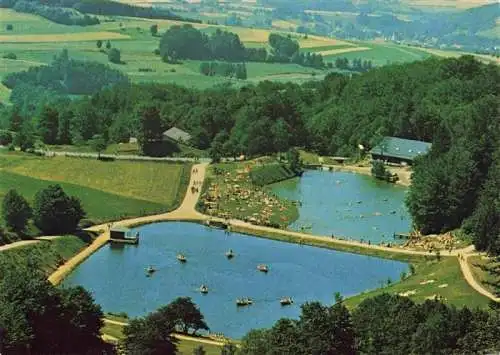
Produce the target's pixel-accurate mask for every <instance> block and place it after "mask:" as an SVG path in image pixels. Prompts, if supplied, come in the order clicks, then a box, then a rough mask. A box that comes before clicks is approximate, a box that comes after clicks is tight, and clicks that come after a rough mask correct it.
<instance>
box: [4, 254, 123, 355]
mask: <svg viewBox="0 0 500 355" xmlns="http://www.w3.org/2000/svg"><path fill="white" fill-rule="evenodd" d="M2 271H3V272H2V277H1V278H0V350H1V351H2V354H7V355H9V354H20V355H23V354H114V353H115V352H114V350H113V348H112V346H110V345H109V344H106V343H105V342H104V341H103V340H101V336H100V330H101V327H102V325H103V321H102V317H103V313H102V311H101V307H100V306H99V305H97V304H95V303H94V300H93V298H92V296H91V295H90V293H89V292H87V291H86V290H85V289H83V288H82V287H70V288H56V287H55V286H53V285H52V284H51V283H50V282H49V281H48V280H47V278H46V276H45V275H44V274H43V272H41V271H40V269H39V266H38V265H36V264H34V263H32V262H30V261H25V262H18V263H16V265H15V267H13V265H9V264H8V265H2Z"/></svg>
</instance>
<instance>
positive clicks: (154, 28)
mask: <svg viewBox="0 0 500 355" xmlns="http://www.w3.org/2000/svg"><path fill="white" fill-rule="evenodd" d="M149 31H150V32H151V35H153V36H156V35H157V34H158V25H157V24H154V25H151V27H149Z"/></svg>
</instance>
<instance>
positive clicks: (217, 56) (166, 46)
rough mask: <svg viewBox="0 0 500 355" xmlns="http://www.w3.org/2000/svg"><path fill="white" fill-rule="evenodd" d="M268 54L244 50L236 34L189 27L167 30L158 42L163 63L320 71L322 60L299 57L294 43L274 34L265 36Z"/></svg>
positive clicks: (306, 55)
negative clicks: (188, 61) (244, 63)
mask: <svg viewBox="0 0 500 355" xmlns="http://www.w3.org/2000/svg"><path fill="white" fill-rule="evenodd" d="M269 46H270V51H269V52H268V51H267V50H266V49H265V48H246V47H245V46H244V45H243V43H242V42H241V41H240V38H239V36H238V35H237V34H235V33H232V32H228V31H221V30H220V29H217V30H216V31H215V32H214V33H212V34H211V35H208V34H206V33H204V32H202V31H200V30H198V29H196V28H194V27H193V26H191V25H189V24H186V25H183V26H171V27H170V28H169V29H168V30H167V31H166V32H165V33H164V34H163V36H162V38H161V41H160V48H159V50H160V55H161V57H162V58H163V60H164V61H165V62H171V63H176V62H177V61H179V60H182V59H195V60H210V59H213V60H219V61H229V62H242V61H258V62H270V63H296V64H299V65H303V66H308V67H315V68H323V67H324V66H325V64H324V62H323V57H322V56H321V55H320V54H315V53H301V52H300V51H299V50H300V46H299V44H298V42H297V41H295V40H294V39H292V38H291V37H289V36H282V35H279V34H276V33H271V34H270V35H269Z"/></svg>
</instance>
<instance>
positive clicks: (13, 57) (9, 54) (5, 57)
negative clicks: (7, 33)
mask: <svg viewBox="0 0 500 355" xmlns="http://www.w3.org/2000/svg"><path fill="white" fill-rule="evenodd" d="M3 58H4V59H13V60H16V59H17V55H16V54H15V53H12V52H10V53H6V54H4V55H3Z"/></svg>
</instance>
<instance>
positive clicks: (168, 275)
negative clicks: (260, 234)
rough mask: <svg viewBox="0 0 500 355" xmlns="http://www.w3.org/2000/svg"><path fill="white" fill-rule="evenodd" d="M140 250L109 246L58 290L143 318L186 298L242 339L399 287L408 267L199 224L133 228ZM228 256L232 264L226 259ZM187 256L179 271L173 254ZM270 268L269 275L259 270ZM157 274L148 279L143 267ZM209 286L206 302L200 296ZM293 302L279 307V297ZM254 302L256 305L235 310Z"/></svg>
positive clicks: (217, 326)
mask: <svg viewBox="0 0 500 355" xmlns="http://www.w3.org/2000/svg"><path fill="white" fill-rule="evenodd" d="M136 230H137V231H139V232H140V234H141V241H140V244H139V245H138V246H121V247H115V246H110V245H107V246H105V247H103V248H102V249H100V250H99V251H97V252H96V253H95V254H93V255H92V256H91V257H90V258H89V259H88V260H86V261H85V262H84V263H83V264H81V265H80V266H79V267H78V268H77V269H76V270H75V271H74V272H73V273H72V274H71V275H69V276H68V277H67V278H66V279H65V281H64V283H63V286H69V285H82V286H84V287H85V288H86V289H88V290H89V291H90V292H92V294H93V296H94V297H95V299H96V301H97V303H99V304H100V305H101V306H102V308H103V310H104V311H108V312H127V313H128V314H129V315H130V316H132V317H136V316H143V315H145V314H147V313H148V312H152V311H154V310H156V309H157V308H158V307H160V306H162V305H166V304H168V303H169V302H171V301H172V300H173V299H175V298H176V297H180V296H189V297H192V299H193V300H194V302H195V303H196V304H197V305H198V306H199V307H200V309H201V311H202V313H203V314H204V315H205V318H206V321H207V323H208V325H209V326H210V328H211V330H212V331H214V332H222V333H224V334H225V335H227V336H230V337H233V338H240V337H242V336H243V335H245V334H246V333H247V332H248V331H249V330H251V329H254V328H262V327H270V326H272V325H273V323H274V322H275V321H276V320H278V319H280V318H282V317H290V318H297V317H298V316H299V315H300V305H301V304H302V303H304V302H307V301H320V302H323V303H325V304H331V303H332V302H333V299H334V293H335V292H340V293H341V294H342V295H343V296H350V295H354V294H357V293H360V292H362V291H365V290H368V289H373V288H377V287H380V285H381V283H383V282H385V281H386V280H387V278H391V279H392V280H398V279H399V277H400V274H401V272H402V271H406V270H407V268H408V265H407V264H406V263H402V262H398V261H391V260H384V259H379V258H374V257H369V256H363V255H356V254H349V253H343V252H337V251H333V250H328V249H321V248H314V247H309V246H304V245H297V244H289V243H283V242H278V241H273V240H268V239H263V238H257V237H251V236H246V235H242V234H238V233H230V234H225V232H224V231H222V230H218V229H210V228H207V227H204V226H202V225H198V224H193V223H185V222H169V223H158V224H151V225H147V226H143V227H140V228H137V229H136ZM228 249H233V251H234V252H235V253H236V256H235V257H234V258H233V259H232V260H228V259H226V257H225V255H224V254H225V252H226V251H227V250H228ZM180 252H181V253H183V254H184V255H186V257H187V259H188V261H187V263H186V264H181V263H179V262H178V261H177V260H176V255H177V253H180ZM260 263H264V264H267V265H268V266H269V272H268V273H267V274H265V273H262V272H259V271H258V270H257V269H256V267H257V265H258V264H260ZM149 265H153V266H154V267H155V268H157V270H158V271H157V272H156V273H154V274H153V276H152V277H146V275H145V268H146V267H148V266H149ZM201 284H206V285H207V286H208V287H209V293H208V294H207V295H202V294H200V293H199V292H198V291H197V289H198V288H199V286H200V285H201ZM284 296H291V297H293V299H294V301H295V303H294V304H293V305H292V306H288V307H282V306H281V305H280V304H279V300H280V298H281V297H284ZM240 297H251V298H253V300H254V304H253V305H251V306H249V307H245V308H238V307H236V304H235V300H236V298H240Z"/></svg>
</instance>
